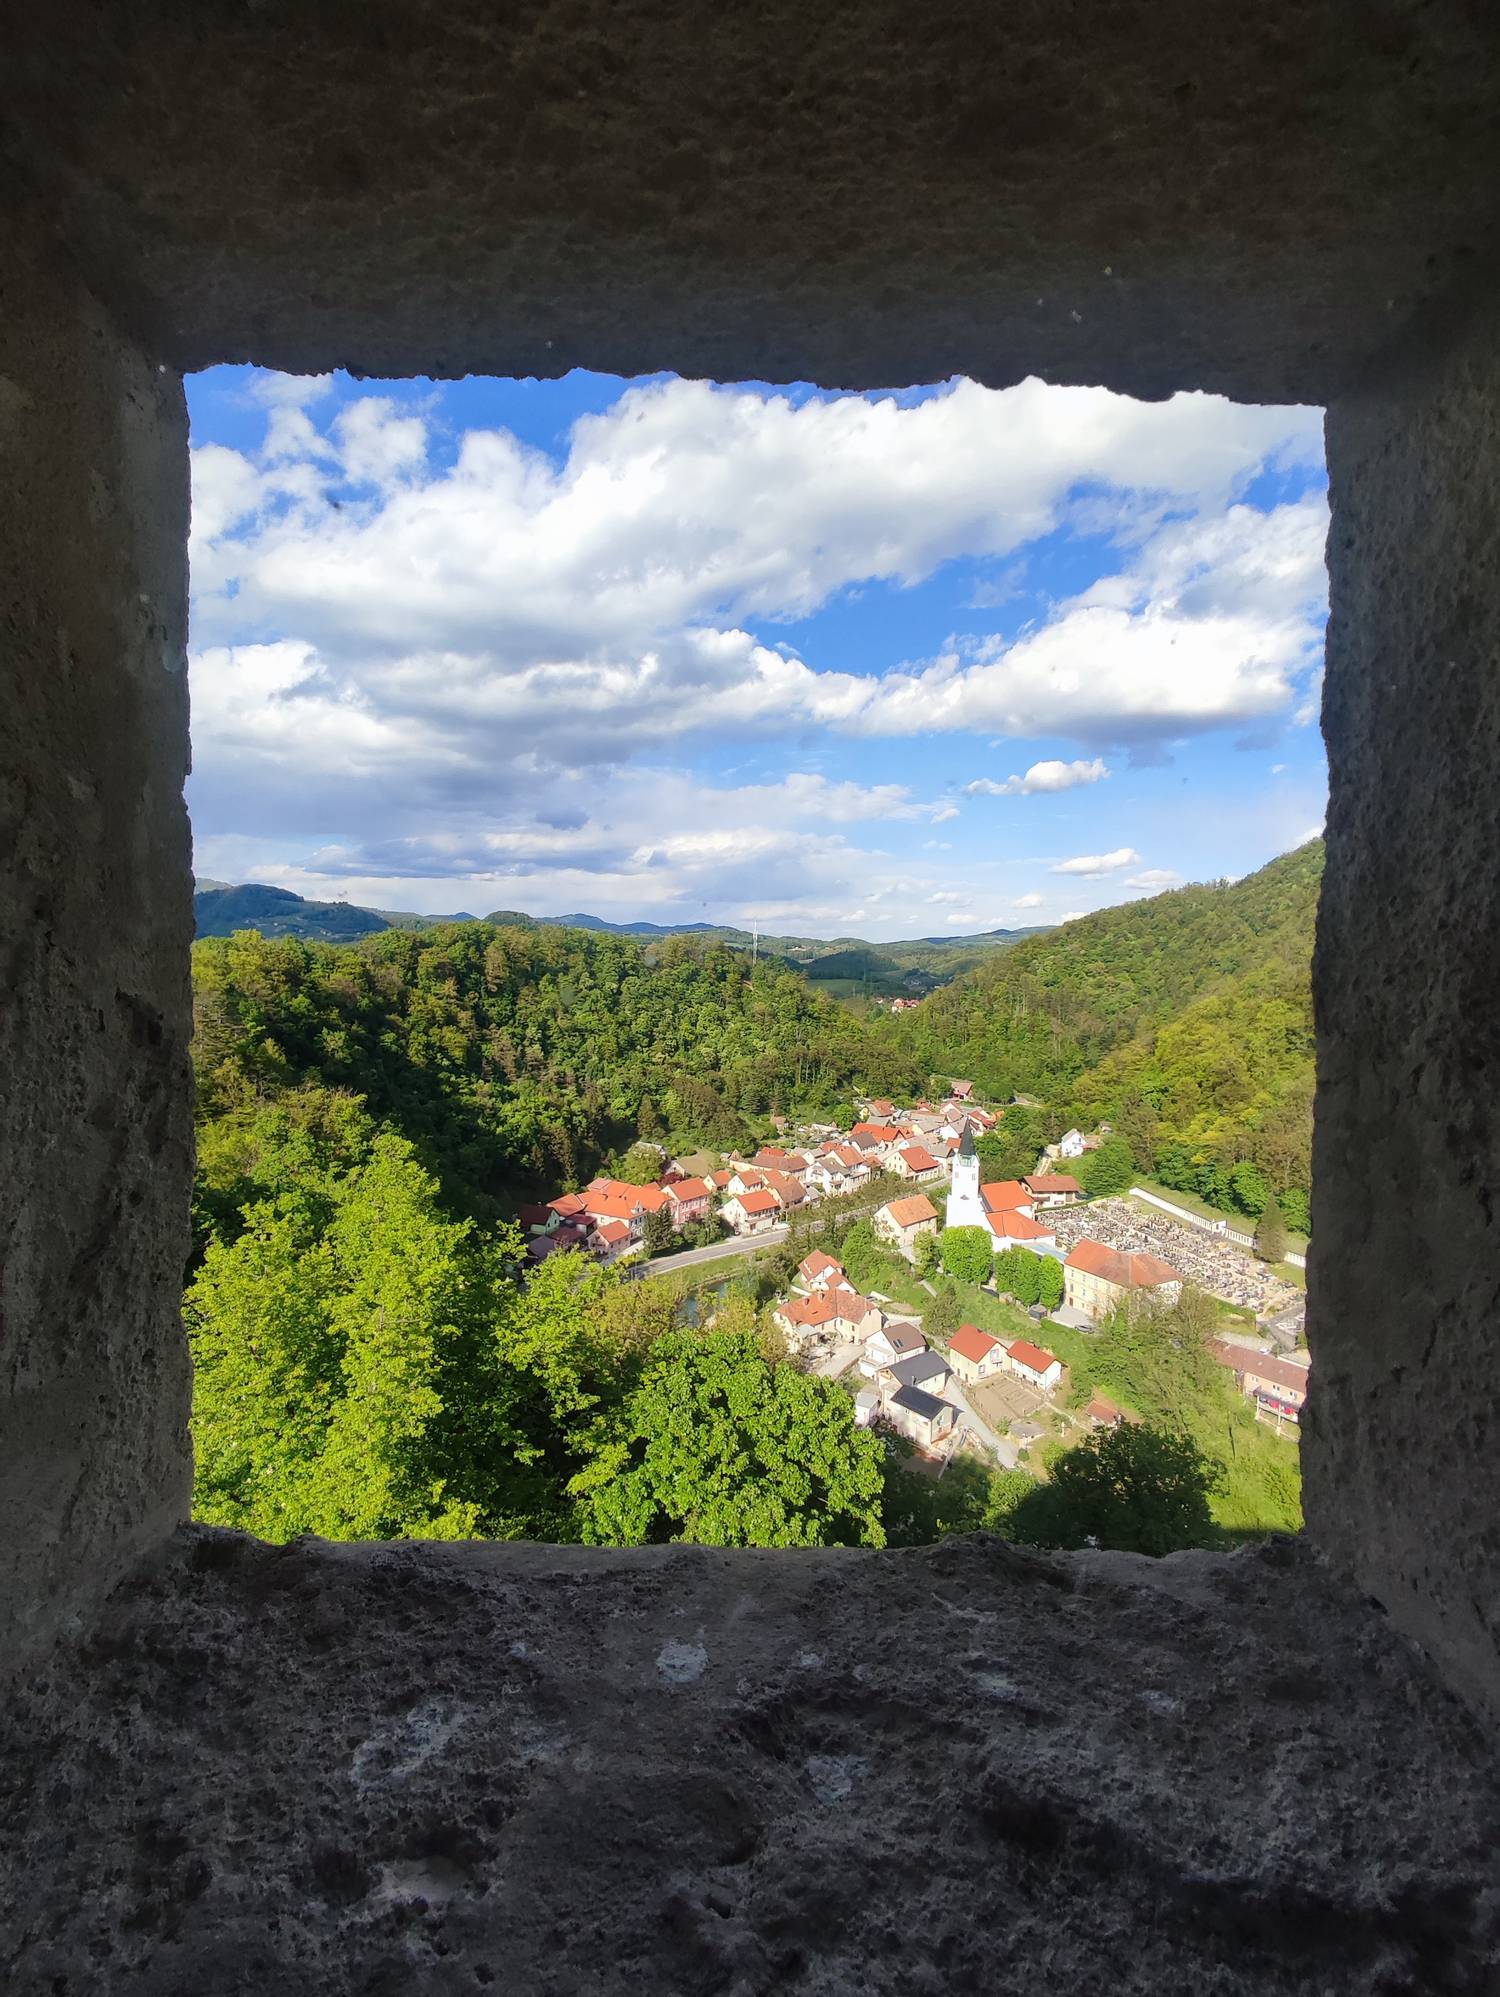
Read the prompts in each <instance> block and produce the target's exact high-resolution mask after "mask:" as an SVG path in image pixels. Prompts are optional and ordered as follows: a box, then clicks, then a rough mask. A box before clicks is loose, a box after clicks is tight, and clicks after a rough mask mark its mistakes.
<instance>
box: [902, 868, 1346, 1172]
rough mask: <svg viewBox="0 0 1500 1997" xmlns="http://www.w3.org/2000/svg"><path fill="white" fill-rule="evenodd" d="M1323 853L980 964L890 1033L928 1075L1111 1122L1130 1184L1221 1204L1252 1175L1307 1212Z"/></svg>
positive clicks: (1134, 905)
mask: <svg viewBox="0 0 1500 1997" xmlns="http://www.w3.org/2000/svg"><path fill="white" fill-rule="evenodd" d="M1322 877H1323V842H1322V841H1321V840H1320V839H1314V840H1310V841H1309V842H1308V843H1307V844H1306V845H1304V846H1299V847H1298V848H1297V849H1296V850H1295V851H1294V852H1291V853H1286V854H1283V855H1282V856H1281V857H1280V858H1279V859H1276V860H1273V861H1271V862H1270V864H1269V865H1268V866H1265V867H1262V868H1260V869H1259V871H1258V872H1256V873H1253V874H1248V875H1246V876H1245V877H1244V879H1242V880H1239V881H1234V882H1228V881H1219V882H1213V883H1209V884H1206V885H1199V886H1194V887H1185V888H1179V889H1176V890H1175V891H1173V892H1171V893H1169V894H1162V895H1156V896H1153V897H1152V899H1151V900H1149V901H1139V902H1131V903H1127V904H1126V905H1124V906H1123V907H1120V908H1108V909H1101V910H1100V911H1099V912H1098V913H1097V914H1096V915H1089V916H1083V917H1080V918H1079V919H1078V920H1076V921H1074V922H1069V923H1066V924H1065V925H1063V927H1061V928H1059V929H1055V930H1051V931H1049V932H1047V933H1046V934H1045V935H1041V936H1034V937H1032V938H1030V939H1028V940H1027V941H1025V942H1022V943H1019V944H1018V945H1017V946H1016V947H1015V948H1014V949H1012V950H1007V951H1005V952H1003V953H1001V954H998V955H996V956H994V957H992V958H991V959H989V960H987V961H986V962H985V963H984V964H982V965H981V966H979V967H978V968H977V969H975V970H972V971H970V972H967V973H966V974H964V975H962V976H960V977H957V978H955V979H954V980H953V982H952V983H951V984H949V985H947V986H945V987H944V989H943V990H941V991H939V992H935V993H934V994H933V996H932V997H931V998H930V999H928V1001H927V1002H926V1003H925V1004H924V1005H922V1006H920V1007H918V1008H916V1009H915V1010H914V1011H911V1012H908V1013H905V1014H903V1015H902V1016H901V1018H900V1019H899V1020H898V1021H893V1022H892V1024H891V1027H890V1029H889V1030H890V1032H891V1034H892V1036H893V1037H894V1038H895V1040H896V1042H897V1044H898V1045H900V1046H901V1047H902V1048H903V1049H904V1050H906V1051H908V1052H909V1053H910V1054H912V1055H914V1056H915V1057H916V1058H917V1059H918V1060H919V1061H920V1062H921V1063H923V1064H925V1065H926V1066H927V1067H928V1068H930V1069H932V1070H934V1071H935V1072H939V1073H943V1074H959V1075H964V1076H967V1077H972V1078H973V1080H974V1081H975V1083H976V1085H977V1087H978V1088H979V1089H980V1091H981V1092H982V1093H984V1094H987V1095H990V1096H993V1097H995V1098H997V1099H999V1100H1001V1101H1003V1100H1005V1099H1006V1098H1008V1097H1009V1096H1011V1095H1013V1094H1015V1093H1018V1092H1019V1093H1022V1094H1025V1095H1029V1096H1034V1097H1038V1098H1040V1099H1041V1100H1043V1101H1044V1102H1047V1103H1051V1104H1057V1105H1063V1106H1066V1107H1067V1108H1068V1110H1069V1111H1070V1113H1071V1114H1072V1115H1074V1116H1075V1117H1077V1118H1098V1117H1100V1116H1107V1117H1112V1118H1113V1119H1114V1120H1115V1121H1116V1123H1117V1124H1119V1125H1121V1126H1122V1128H1124V1129H1125V1131H1126V1134H1127V1135H1128V1136H1129V1139H1130V1142H1131V1146H1132V1150H1133V1152H1134V1154H1135V1163H1136V1167H1137V1169H1139V1170H1140V1171H1142V1172H1149V1171H1151V1170H1153V1169H1155V1170H1156V1172H1157V1173H1158V1176H1160V1177H1162V1178H1164V1179H1166V1180H1167V1181H1168V1183H1170V1184H1173V1185H1176V1186H1178V1187H1179V1188H1180V1189H1181V1190H1183V1191H1198V1192H1200V1193H1202V1194H1203V1196H1204V1197H1205V1198H1210V1199H1214V1200H1216V1201H1218V1202H1219V1203H1221V1204H1222V1203H1223V1202H1224V1200H1225V1199H1226V1197H1227V1192H1226V1188H1227V1180H1228V1175H1229V1174H1230V1173H1232V1171H1233V1170H1234V1168H1235V1167H1236V1166H1240V1165H1244V1164H1246V1163H1247V1162H1249V1163H1253V1164H1255V1165H1257V1166H1259V1167H1260V1169H1261V1170H1262V1171H1263V1173H1264V1175H1265V1177H1266V1179H1267V1181H1268V1182H1270V1183H1271V1184H1273V1185H1275V1186H1276V1187H1277V1188H1288V1189H1292V1190H1294V1191H1299V1192H1301V1193H1302V1194H1303V1195H1304V1196H1305V1194H1306V1191H1307V1188H1308V1181H1309V1171H1310V1158H1309V1153H1310V1146H1311V1131H1312V1091H1313V1021H1312V983H1311V971H1312V945H1313V927H1314V922H1315V919H1316V915H1317V905H1318V889H1319V885H1320V883H1321V881H1322Z"/></svg>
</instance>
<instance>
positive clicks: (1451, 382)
mask: <svg viewBox="0 0 1500 1997" xmlns="http://www.w3.org/2000/svg"><path fill="white" fill-rule="evenodd" d="M1328 462H1329V478H1330V484H1331V496H1332V504H1333V526H1332V532H1331V535H1330V539H1329V547H1328V564H1329V574H1330V582H1331V621H1330V625H1329V632H1328V652H1327V658H1328V668H1327V685H1326V691H1325V694H1324V709H1323V730H1324V734H1325V736H1326V738H1327V742H1328V760H1329V768H1330V775H1331V780H1332V796H1331V803H1330V808H1329V815H1328V868H1327V873H1326V875H1325V877H1324V882H1323V899H1322V908H1321V913H1320V917H1319V924H1318V943H1317V957H1316V966H1315V974H1314V980H1313V988H1314V995H1315V1000H1316V1004H1317V1014H1318V1102H1317V1136H1316V1148H1315V1152H1314V1160H1313V1173H1314V1182H1315V1184H1316V1187H1317V1241H1316V1246H1315V1252H1314V1254H1313V1257H1312V1267H1311V1270H1310V1272H1309V1289H1310V1309H1309V1325H1310V1329H1311V1335H1312V1341H1313V1351H1314V1357H1315V1392H1314V1394H1313V1397H1312V1411H1311V1418H1310V1422H1309V1433H1308V1435H1307V1438H1306V1441H1305V1443H1304V1448H1303V1464H1304V1471H1305V1475H1306V1510H1307V1519H1308V1525H1309V1527H1310V1529H1311V1531H1312V1532H1313V1533H1314V1534H1315V1535H1316V1537H1317V1538H1318V1539H1319V1540H1320V1541H1321V1542H1322V1543H1323V1545H1324V1546H1326V1547H1327V1548H1328V1549H1329V1550H1330V1551H1331V1552H1332V1553H1334V1554H1335V1555H1336V1556H1337V1557H1338V1558H1340V1559H1341V1560H1343V1561H1345V1562H1347V1563H1348V1564H1349V1565H1351V1566H1352V1567H1353V1568H1354V1570H1355V1571H1356V1573H1357V1574H1358V1575H1359V1576H1360V1577H1361V1579H1362V1580H1363V1582H1364V1585H1365V1586H1366V1587H1368V1588H1369V1589H1370V1591H1371V1592H1372V1593H1373V1594H1374V1595H1375V1596H1376V1597H1378V1599H1379V1600H1380V1601H1381V1602H1383V1603H1384V1604H1385V1605H1386V1606H1387V1607H1388V1608H1389V1610H1390V1612H1391V1613H1392V1615H1393V1616H1394V1617H1395V1618H1396V1619H1397V1621H1398V1622H1399V1623H1400V1624H1401V1626H1402V1627H1404V1628H1405V1629H1406V1630H1407V1631H1408V1632H1409V1633H1410V1634H1411V1635H1413V1636H1415V1637H1416V1638H1417V1639H1418V1640H1419V1641H1420V1642H1421V1643H1422V1644H1424V1645H1425V1646H1426V1647H1427V1648H1428V1650H1429V1651H1431V1652H1432V1653H1433V1655H1434V1656H1435V1657H1436V1658H1437V1659H1438V1660H1439V1661H1440V1663H1441V1665H1442V1668H1443V1669H1444V1671H1445V1672H1446V1674H1447V1675H1448V1677H1449V1679H1450V1681H1451V1682H1452V1683H1453V1684H1455V1685H1456V1686H1457V1687H1459V1688H1460V1689H1461V1690H1463V1691H1464V1692H1466V1693H1467V1694H1468V1695H1469V1696H1470V1697H1472V1698H1475V1699H1477V1700H1479V1701H1481V1702H1482V1703H1484V1704H1486V1705H1487V1706H1488V1707H1489V1709H1490V1711H1491V1712H1492V1713H1493V1714H1495V1715H1496V1716H1500V1424H1497V1418H1496V1412H1495V1411H1496V1407H1497V1404H1500V1218H1497V1213H1496V1199H1497V1194H1500V1099H1497V1095H1496V1088H1497V1083H1500V866H1497V855H1500V315H1495V314H1486V315H1480V316H1476V317H1474V318H1472V319H1471V320H1470V321H1469V322H1468V323H1467V325H1466V326H1465V327H1464V328H1463V329H1462V330H1459V331H1457V332H1450V333H1449V335H1448V336H1447V337H1446V338H1445V340H1444V341H1443V343H1442V345H1441V348H1440V350H1439V351H1437V352H1433V351H1432V350H1431V349H1429V350H1428V352H1427V353H1426V354H1425V356H1422V355H1419V356H1418V357H1417V358H1416V359H1414V360H1413V361H1412V362H1411V363H1410V364H1409V365H1407V366H1406V367H1404V368H1402V367H1394V366H1393V367H1390V368H1388V369H1386V370H1385V371H1384V372H1383V373H1382V375H1381V377H1380V378H1379V379H1378V380H1376V381H1372V383H1371V384H1370V386H1369V388H1368V390H1367V391H1366V392H1365V393H1363V394H1362V395H1360V396H1358V397H1351V398H1349V399H1347V400H1346V401H1344V402H1342V403H1341V404H1340V405H1338V406H1337V407H1335V408H1334V409H1332V410H1331V411H1330V412H1329V417H1328Z"/></svg>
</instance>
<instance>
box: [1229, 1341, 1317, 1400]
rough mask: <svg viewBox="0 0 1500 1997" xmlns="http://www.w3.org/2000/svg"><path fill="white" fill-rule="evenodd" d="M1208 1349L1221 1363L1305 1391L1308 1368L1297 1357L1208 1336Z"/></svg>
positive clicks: (1257, 1377) (1273, 1382) (1279, 1384)
mask: <svg viewBox="0 0 1500 1997" xmlns="http://www.w3.org/2000/svg"><path fill="white" fill-rule="evenodd" d="M1208 1349H1209V1351H1210V1352H1211V1353H1212V1354H1213V1356H1214V1358H1215V1359H1217V1360H1218V1362H1219V1364H1220V1365H1221V1366H1232V1367H1233V1368H1234V1370H1235V1372H1236V1373H1253V1374H1254V1375H1255V1377H1256V1379H1257V1380H1269V1381H1270V1382H1271V1383H1272V1385H1273V1386H1277V1387H1290V1388H1292V1389H1293V1390H1294V1391H1295V1392H1297V1393H1302V1394H1305V1393H1306V1392H1307V1378H1308V1369H1307V1367H1306V1366H1305V1365H1303V1364H1301V1363H1300V1362H1299V1361H1298V1360H1296V1359H1281V1358H1278V1357H1276V1356H1275V1355H1273V1354H1272V1353H1269V1352H1252V1351H1251V1350H1250V1348H1249V1347H1248V1346H1246V1345H1231V1344H1229V1343H1227V1342H1226V1341H1224V1340H1221V1339H1217V1338H1211V1339H1209V1341H1208Z"/></svg>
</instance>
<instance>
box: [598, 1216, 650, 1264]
mask: <svg viewBox="0 0 1500 1997" xmlns="http://www.w3.org/2000/svg"><path fill="white" fill-rule="evenodd" d="M639 1246H640V1243H639V1242H638V1240H637V1239H636V1237H635V1235H634V1234H633V1233H632V1232H631V1228H630V1223H629V1222H628V1221H623V1220H596V1221H595V1222H594V1225H593V1228H592V1229H591V1231H590V1233H589V1247H590V1248H591V1249H592V1250H593V1252H594V1253H595V1254H596V1255H597V1256H599V1257H600V1259H601V1260H602V1261H605V1262H617V1261H618V1260H619V1259H620V1257H621V1256H622V1255H628V1254H630V1253H631V1252H632V1250H634V1249H636V1248H638V1247H639Z"/></svg>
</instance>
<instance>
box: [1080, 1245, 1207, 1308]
mask: <svg viewBox="0 0 1500 1997" xmlns="http://www.w3.org/2000/svg"><path fill="white" fill-rule="evenodd" d="M1181 1295H1182V1278H1181V1276H1180V1275H1178V1273H1177V1271H1176V1270H1175V1269H1174V1268H1173V1267H1172V1265H1171V1263H1170V1262H1163V1261H1162V1259H1161V1257H1160V1256H1159V1255H1145V1254H1139V1253H1138V1254H1133V1255H1129V1254H1126V1253H1124V1251H1123V1250H1121V1249H1118V1248H1107V1247H1106V1246H1105V1245H1104V1243H1103V1242H1102V1241H1091V1240H1089V1239H1087V1238H1085V1239H1084V1240H1082V1241H1080V1242H1079V1243H1078V1245H1077V1247H1076V1248H1075V1249H1074V1250H1073V1252H1072V1254H1071V1255H1070V1256H1069V1257H1068V1259H1067V1261H1066V1262H1065V1263H1064V1264H1063V1301H1064V1302H1065V1303H1066V1304H1067V1305H1068V1306H1069V1308H1070V1309H1072V1310H1075V1311H1081V1312H1082V1314H1083V1315H1084V1316H1085V1317H1086V1318H1088V1319H1089V1321H1090V1322H1091V1323H1092V1324H1098V1322H1099V1321H1100V1319H1101V1318H1105V1317H1108V1315H1109V1313H1110V1312H1111V1311H1112V1310H1113V1309H1114V1307H1115V1305H1116V1304H1118V1303H1120V1302H1122V1301H1123V1300H1124V1299H1125V1298H1128V1297H1159V1298H1161V1300H1162V1301H1163V1302H1164V1303H1169V1304H1175V1303H1176V1301H1177V1299H1178V1298H1179V1297H1180V1296H1181Z"/></svg>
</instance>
